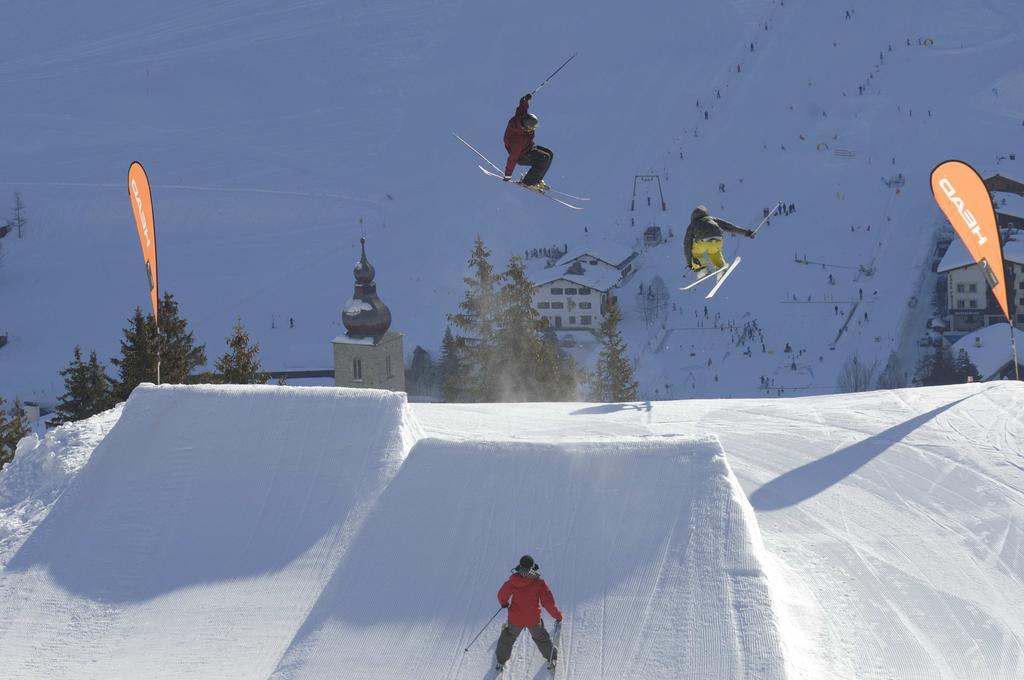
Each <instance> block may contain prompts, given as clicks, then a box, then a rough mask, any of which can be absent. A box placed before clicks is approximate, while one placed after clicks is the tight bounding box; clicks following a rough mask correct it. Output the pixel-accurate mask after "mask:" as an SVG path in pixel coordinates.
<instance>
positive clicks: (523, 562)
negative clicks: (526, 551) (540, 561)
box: [519, 555, 537, 571]
mask: <svg viewBox="0 0 1024 680" xmlns="http://www.w3.org/2000/svg"><path fill="white" fill-rule="evenodd" d="M536 566H537V563H536V562H534V561H533V558H532V557H530V556H529V555H523V556H522V557H520V558H519V569H520V570H521V571H530V570H531V569H533V568H534V567H536Z"/></svg>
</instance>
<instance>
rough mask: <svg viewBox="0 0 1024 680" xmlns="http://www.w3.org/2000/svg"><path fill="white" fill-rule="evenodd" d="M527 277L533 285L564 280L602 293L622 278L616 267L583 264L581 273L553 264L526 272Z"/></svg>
mask: <svg viewBox="0 0 1024 680" xmlns="http://www.w3.org/2000/svg"><path fill="white" fill-rule="evenodd" d="M527 277H528V278H529V279H530V280H531V281H533V285H534V286H543V285H544V284H547V283H552V282H554V281H559V280H564V281H568V282H569V283H574V284H576V285H577V286H586V287H587V288H593V289H594V290H599V291H601V292H602V293H603V292H606V291H609V290H611V289H612V288H614V287H615V285H616V284H617V283H618V282H619V280H620V279H621V278H622V276H621V273H620V272H619V270H617V269H608V268H607V267H594V266H590V265H583V273H582V274H570V273H569V268H568V267H563V266H555V267H550V268H548V269H542V270H539V271H534V272H527Z"/></svg>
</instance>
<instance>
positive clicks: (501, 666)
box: [494, 663, 505, 675]
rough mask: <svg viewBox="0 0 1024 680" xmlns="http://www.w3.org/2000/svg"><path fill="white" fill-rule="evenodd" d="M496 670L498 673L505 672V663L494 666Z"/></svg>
mask: <svg viewBox="0 0 1024 680" xmlns="http://www.w3.org/2000/svg"><path fill="white" fill-rule="evenodd" d="M494 672H495V673H497V674H498V675H501V674H502V673H503V672H505V664H503V663H499V664H498V665H497V666H495V667H494Z"/></svg>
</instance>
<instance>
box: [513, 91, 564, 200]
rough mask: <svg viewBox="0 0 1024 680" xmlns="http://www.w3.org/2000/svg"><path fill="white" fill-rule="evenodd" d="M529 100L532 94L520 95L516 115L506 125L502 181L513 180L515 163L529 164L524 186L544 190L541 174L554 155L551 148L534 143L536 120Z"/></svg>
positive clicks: (545, 185) (546, 169)
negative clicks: (506, 154) (506, 158)
mask: <svg viewBox="0 0 1024 680" xmlns="http://www.w3.org/2000/svg"><path fill="white" fill-rule="evenodd" d="M532 98H533V95H529V94H526V95H523V97H522V99H520V100H519V106H517V107H516V113H515V115H514V116H512V117H511V118H509V119H508V125H506V126H505V150H506V151H508V161H507V162H506V163H505V181H506V182H507V181H509V180H510V179H512V171H513V170H514V169H515V167H516V165H517V164H518V165H529V166H530V170H529V172H527V173H526V175H525V176H524V177H523V179H522V184H523V186H524V187H528V188H530V189H534V190H540V191H543V190H544V189H547V188H548V185H547V182H545V181H544V175H545V173H547V171H548V168H549V167H550V166H551V160H552V159H553V158H554V157H555V154H554V152H553V151H552V150H551V149H548V148H545V147H543V146H538V145H536V144H534V143H533V135H534V132H535V130H536V128H537V122H538V118H537V116H535V115H533V114H532V113H530V111H529V109H530V99H532Z"/></svg>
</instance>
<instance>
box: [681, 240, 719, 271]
mask: <svg viewBox="0 0 1024 680" xmlns="http://www.w3.org/2000/svg"><path fill="white" fill-rule="evenodd" d="M690 258H691V260H693V261H696V262H700V263H701V265H702V266H704V267H706V266H708V265H707V261H708V260H710V261H711V264H713V265H714V266H715V269H722V268H723V267H725V258H724V257H722V239H714V240H712V241H694V242H693V252H691V253H690Z"/></svg>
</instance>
